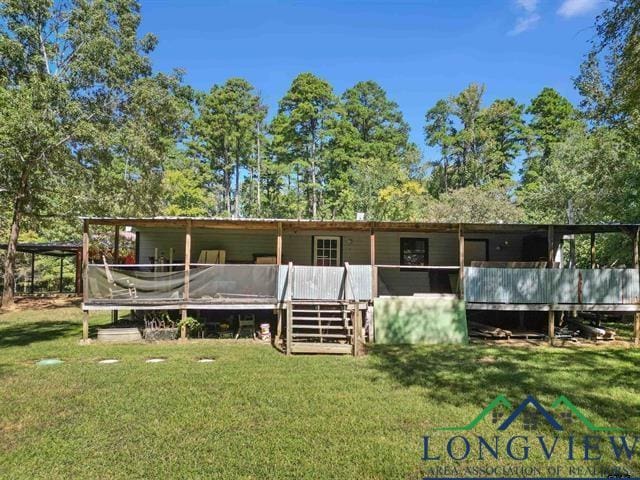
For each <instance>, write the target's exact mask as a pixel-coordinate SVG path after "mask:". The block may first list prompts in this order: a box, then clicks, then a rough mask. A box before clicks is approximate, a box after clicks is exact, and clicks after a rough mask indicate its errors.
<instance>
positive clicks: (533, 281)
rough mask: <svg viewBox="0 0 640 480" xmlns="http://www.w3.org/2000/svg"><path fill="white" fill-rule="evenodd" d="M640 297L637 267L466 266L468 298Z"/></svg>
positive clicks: (617, 300)
mask: <svg viewBox="0 0 640 480" xmlns="http://www.w3.org/2000/svg"><path fill="white" fill-rule="evenodd" d="M639 298H640V282H639V275H638V271H637V270H634V269H607V270H586V269H533V268H514V269H507V268H478V267H467V268H465V300H466V301H467V302H477V303H512V304H519V303H551V304H563V303H576V304H577V303H585V304H628V303H636V302H637V301H638V299H639Z"/></svg>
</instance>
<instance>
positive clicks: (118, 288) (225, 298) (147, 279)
mask: <svg viewBox="0 0 640 480" xmlns="http://www.w3.org/2000/svg"><path fill="white" fill-rule="evenodd" d="M87 277H88V295H87V299H88V301H90V302H91V301H99V302H100V301H102V302H112V303H121V304H124V303H141V302H145V301H163V302H172V303H180V302H184V301H187V300H188V301H190V302H211V303H215V302H220V303H224V302H232V301H234V300H240V299H242V300H254V301H257V300H261V299H262V300H264V301H271V302H275V299H276V291H277V290H276V288H277V281H278V267H277V265H230V264H224V265H220V264H215V265H210V264H209V265H205V264H191V265H190V269H189V272H188V277H187V276H186V275H185V266H184V264H171V265H166V264H162V265H104V264H91V265H89V266H88V270H87ZM187 278H188V281H189V294H188V298H186V295H185V286H186V281H187Z"/></svg>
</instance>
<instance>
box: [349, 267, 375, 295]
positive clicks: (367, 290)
mask: <svg viewBox="0 0 640 480" xmlns="http://www.w3.org/2000/svg"><path fill="white" fill-rule="evenodd" d="M349 272H350V274H351V282H352V285H353V288H354V290H355V293H356V297H357V299H358V300H370V299H371V265H350V266H349ZM349 293H351V292H349Z"/></svg>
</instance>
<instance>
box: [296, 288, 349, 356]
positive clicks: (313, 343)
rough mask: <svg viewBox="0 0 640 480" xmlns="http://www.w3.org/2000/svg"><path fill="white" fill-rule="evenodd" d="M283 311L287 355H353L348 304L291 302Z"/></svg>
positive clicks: (316, 301)
mask: <svg viewBox="0 0 640 480" xmlns="http://www.w3.org/2000/svg"><path fill="white" fill-rule="evenodd" d="M287 310H288V314H287V324H288V330H287V353H337V354H351V353H353V351H354V348H353V337H354V336H353V317H354V316H355V308H354V304H353V303H352V302H348V301H344V300H335V301H319V300H308V301H305V300H293V301H292V302H291V303H290V305H288V306H287Z"/></svg>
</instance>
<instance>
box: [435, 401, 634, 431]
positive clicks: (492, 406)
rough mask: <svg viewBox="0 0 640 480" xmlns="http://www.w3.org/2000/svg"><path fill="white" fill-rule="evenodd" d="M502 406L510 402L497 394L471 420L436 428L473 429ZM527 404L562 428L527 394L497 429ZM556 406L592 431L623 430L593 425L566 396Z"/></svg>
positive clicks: (554, 402) (444, 429)
mask: <svg viewBox="0 0 640 480" xmlns="http://www.w3.org/2000/svg"><path fill="white" fill-rule="evenodd" d="M499 406H503V407H505V408H506V409H508V410H511V409H512V408H513V407H512V404H511V402H510V401H509V400H508V399H507V398H506V397H505V396H504V395H498V396H497V397H496V398H494V399H493V400H492V401H491V402H490V403H489V404H488V405H487V406H486V407H485V408H484V409H483V410H482V411H481V412H480V413H479V414H478V415H477V416H476V417H475V418H474V419H473V420H472V421H471V422H469V423H468V424H466V425H462V426H454V427H439V428H436V430H440V431H468V430H471V429H473V428H474V427H475V426H476V425H477V424H478V423H480V422H481V421H482V420H483V419H484V418H485V417H486V416H487V415H489V414H490V413H491V412H492V411H493V410H494V409H495V408H497V407H499ZM528 406H532V407H533V408H535V409H536V410H537V412H538V413H539V414H540V415H541V416H542V417H543V418H544V419H545V420H546V421H547V423H548V424H549V425H551V427H552V428H553V429H554V430H563V427H562V422H561V421H558V420H557V419H556V418H555V417H554V416H553V415H552V414H551V413H550V412H549V411H548V410H547V409H545V408H544V407H543V406H542V404H540V402H538V400H537V399H536V398H535V397H534V396H532V395H528V396H527V397H526V398H525V399H524V400H523V401H522V402H521V403H520V404H518V406H517V407H516V408H515V410H513V411H512V412H511V414H510V415H509V416H508V417H507V419H506V420H505V421H504V422H502V423H501V424H500V425H499V426H498V430H506V429H507V428H508V427H509V426H510V425H511V424H512V423H513V421H514V420H515V419H516V418H518V417H519V416H520V415H521V414H522V413H523V412H524V411H525V409H526V408H527V407H528ZM558 407H565V408H567V409H568V410H569V411H570V412H571V414H572V415H573V416H575V418H577V419H578V420H579V421H580V422H582V424H583V425H584V426H585V427H587V428H588V429H589V430H591V431H592V432H623V431H624V429H623V428H617V427H600V426H596V425H594V424H593V423H592V422H591V421H590V420H589V419H588V418H587V417H586V415H584V413H582V412H581V411H580V409H579V408H578V407H576V406H575V405H574V404H573V403H572V402H571V401H570V400H569V399H568V398H567V397H566V396H564V395H560V396H559V397H558V398H556V399H555V400H554V401H553V403H552V404H551V409H557V408H558Z"/></svg>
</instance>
